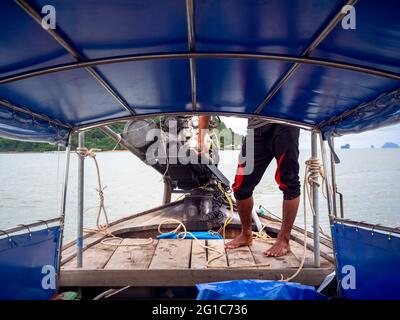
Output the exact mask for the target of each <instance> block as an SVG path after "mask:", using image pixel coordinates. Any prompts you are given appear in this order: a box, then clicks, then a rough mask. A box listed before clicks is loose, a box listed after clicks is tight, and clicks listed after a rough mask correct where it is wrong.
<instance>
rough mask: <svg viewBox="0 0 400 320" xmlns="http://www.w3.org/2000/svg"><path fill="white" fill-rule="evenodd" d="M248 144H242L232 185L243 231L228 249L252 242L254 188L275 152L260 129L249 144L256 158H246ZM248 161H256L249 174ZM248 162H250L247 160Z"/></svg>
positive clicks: (228, 244)
mask: <svg viewBox="0 0 400 320" xmlns="http://www.w3.org/2000/svg"><path fill="white" fill-rule="evenodd" d="M256 130H257V129H256ZM246 146H247V140H245V143H244V144H243V146H242V152H241V157H240V158H239V165H238V170H237V174H236V177H235V183H234V184H233V186H232V190H233V192H234V195H235V199H236V205H237V209H238V213H239V217H240V222H241V224H242V231H241V233H240V235H238V236H237V237H236V238H235V239H233V240H232V241H230V242H228V243H227V244H226V245H225V248H227V249H234V248H238V247H240V246H246V245H250V244H251V243H252V222H253V218H252V210H253V190H254V187H255V186H256V185H257V184H258V183H259V182H260V180H261V178H262V176H263V174H264V172H265V170H266V169H267V167H268V165H269V163H270V162H271V161H272V159H273V154H272V153H271V152H269V151H268V150H267V149H266V148H265V143H264V137H263V136H262V135H261V131H260V130H258V131H256V132H255V134H254V146H250V145H249V148H251V147H253V148H254V149H253V151H254V152H253V154H254V159H247V158H246V159H244V157H245V156H246ZM246 161H254V166H253V170H252V172H251V173H249V174H245V172H244V171H245V170H244V168H245V166H246ZM247 164H249V163H248V162H247Z"/></svg>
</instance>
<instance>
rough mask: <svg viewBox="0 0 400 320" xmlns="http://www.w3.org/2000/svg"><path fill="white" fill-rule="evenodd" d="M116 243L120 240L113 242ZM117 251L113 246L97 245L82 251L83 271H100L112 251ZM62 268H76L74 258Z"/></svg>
mask: <svg viewBox="0 0 400 320" xmlns="http://www.w3.org/2000/svg"><path fill="white" fill-rule="evenodd" d="M115 242H116V243H119V242H121V240H118V239H117V240H115ZM116 249H117V247H115V246H107V245H104V244H101V243H98V244H96V245H94V246H92V247H90V248H89V249H87V250H85V251H83V258H82V267H83V268H85V269H102V268H104V266H105V265H106V264H107V262H108V260H109V259H110V258H111V256H112V254H113V253H114V251H115V250H116ZM63 267H64V268H76V258H75V259H73V260H70V261H69V262H67V263H66V264H64V266H63Z"/></svg>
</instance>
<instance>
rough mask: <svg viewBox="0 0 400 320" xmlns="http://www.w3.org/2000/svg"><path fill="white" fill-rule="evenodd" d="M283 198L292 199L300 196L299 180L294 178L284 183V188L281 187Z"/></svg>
mask: <svg viewBox="0 0 400 320" xmlns="http://www.w3.org/2000/svg"><path fill="white" fill-rule="evenodd" d="M281 190H282V192H283V199H284V200H293V199H296V198H297V197H299V196H300V193H301V192H300V180H298V179H294V180H292V181H290V182H288V183H286V184H285V188H284V189H281Z"/></svg>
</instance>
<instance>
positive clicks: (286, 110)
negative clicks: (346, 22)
mask: <svg viewBox="0 0 400 320" xmlns="http://www.w3.org/2000/svg"><path fill="white" fill-rule="evenodd" d="M45 5H51V6H53V7H54V10H55V18H56V19H55V23H56V25H55V26H56V28H55V29H51V28H49V29H45V28H43V27H42V19H43V18H45V20H46V19H48V14H49V12H50V11H48V7H45V8H44V6H45ZM345 5H353V6H354V8H355V11H354V12H355V27H356V29H345V28H343V26H342V22H343V18H344V19H347V18H346V17H348V15H349V14H351V11H350V12H349V11H348V10H347V8H344V9H343V7H344V6H345ZM46 8H47V9H46ZM342 9H343V10H342ZM399 9H400V4H399V2H398V1H397V0H385V1H378V0H368V1H365V0H362V1H356V0H348V1H344V0H335V1H333V0H270V1H258V0H246V1H244V0H230V1H213V0H202V1H194V0H187V1H185V0H169V1H164V0H152V1H128V0H113V1H103V0H90V1H89V0H86V1H85V0H69V1H64V0H34V1H25V0H16V1H10V0H7V1H1V2H0V28H1V34H0V48H1V50H0V106H1V109H0V135H2V136H5V137H11V138H18V139H27V140H33V141H48V142H52V143H65V142H66V141H67V139H68V135H69V133H70V132H71V131H72V130H74V129H78V128H88V127H91V126H96V125H101V124H106V123H109V122H113V121H117V120H125V119H129V118H132V117H135V116H149V115H154V114H159V113H181V112H183V113H190V112H193V113H195V112H196V113H199V112H200V113H201V112H206V113H218V114H236V115H247V116H249V115H259V116H264V117H267V118H270V119H278V120H287V121H289V122H293V123H295V124H303V125H307V126H310V127H313V128H316V129H320V130H321V131H322V132H323V133H324V136H325V138H326V137H327V136H328V135H330V134H332V135H334V136H338V135H342V134H345V133H354V132H361V131H363V130H366V129H375V128H378V127H379V126H382V125H387V124H391V123H394V122H398V120H399V107H400V102H399V95H400V94H399V88H400V54H399V52H400V20H399V18H398V12H399ZM42 10H43V13H42ZM46 21H47V20H46ZM378 98H379V99H378ZM6 109H8V110H11V111H8V112H6V111H5V110H6ZM22 114H24V115H26V116H28V117H30V119H31V120H32V121H25V120H24V121H20V118H23V119H25V118H26V117H23V116H22ZM10 115H11V116H10ZM38 121H39V122H40V125H37V122H38Z"/></svg>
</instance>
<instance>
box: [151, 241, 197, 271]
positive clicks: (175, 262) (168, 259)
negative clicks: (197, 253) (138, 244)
mask: <svg viewBox="0 0 400 320" xmlns="http://www.w3.org/2000/svg"><path fill="white" fill-rule="evenodd" d="M191 249H192V241H191V240H177V239H160V240H159V241H158V244H157V247H156V250H155V252H154V256H153V259H152V261H151V263H150V267H149V269H187V268H189V267H190V255H191Z"/></svg>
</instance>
